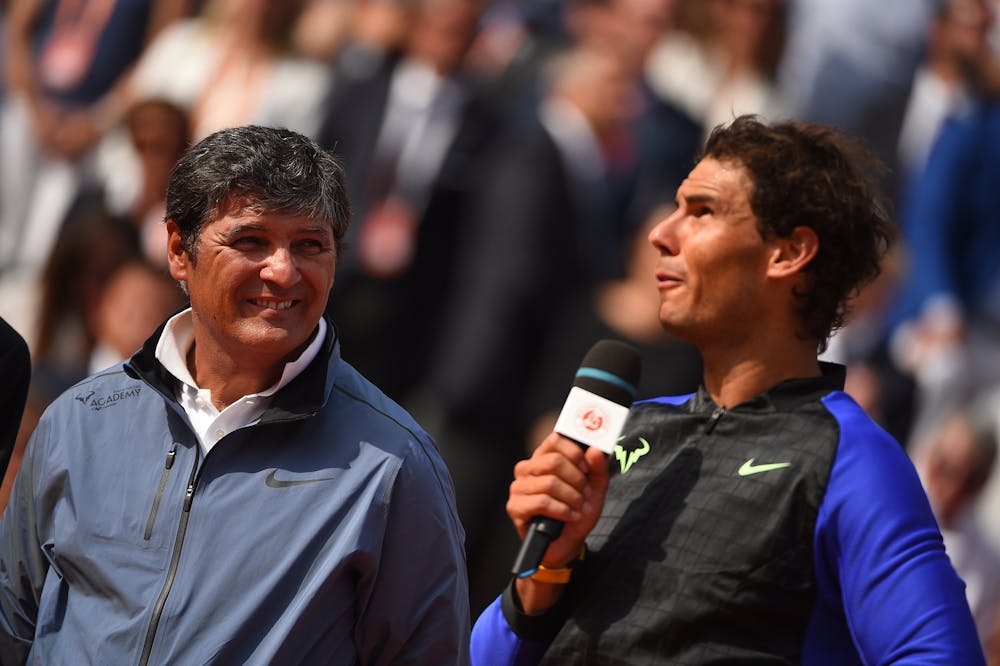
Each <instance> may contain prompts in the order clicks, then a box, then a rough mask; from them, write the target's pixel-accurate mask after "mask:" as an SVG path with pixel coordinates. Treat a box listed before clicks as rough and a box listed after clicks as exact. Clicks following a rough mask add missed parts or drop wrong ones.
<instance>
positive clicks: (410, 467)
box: [356, 438, 470, 666]
mask: <svg viewBox="0 0 1000 666" xmlns="http://www.w3.org/2000/svg"><path fill="white" fill-rule="evenodd" d="M389 493H390V495H389V496H388V497H387V502H386V504H385V505H384V506H383V507H372V509H371V510H372V511H376V510H379V509H380V508H381V509H383V510H385V511H386V512H387V515H386V517H385V531H384V534H383V536H382V543H381V545H380V548H379V552H380V553H381V555H380V560H379V563H378V569H377V571H376V572H375V573H374V581H372V582H371V588H370V592H369V593H368V594H366V595H364V596H363V598H362V601H361V602H360V603H361V604H362V607H361V608H359V618H358V622H357V624H356V627H357V628H356V642H357V647H358V655H359V660H360V663H362V664H369V665H375V664H393V665H394V666H396V665H402V664H413V665H414V666H424V665H436V664H440V665H442V666H444V665H445V664H447V665H449V666H451V665H453V664H457V665H460V666H461V665H464V664H468V662H469V633H470V618H469V586H468V574H467V572H466V564H465V546H464V542H465V534H464V531H463V529H462V526H461V522H460V521H459V518H458V511H457V509H456V506H455V498H454V490H453V489H452V484H451V477H450V476H449V475H448V471H447V469H446V467H445V465H444V462H443V461H442V460H441V458H440V457H439V456H438V454H437V451H436V449H435V448H434V445H433V444H432V443H430V442H429V441H424V440H423V439H421V438H416V439H415V440H414V441H413V442H412V448H411V455H410V456H409V457H407V458H406V459H404V460H403V461H402V465H401V466H400V468H399V470H398V472H397V474H396V476H395V479H394V482H393V484H392V487H391V489H390V490H389ZM362 584H364V582H363V581H362Z"/></svg>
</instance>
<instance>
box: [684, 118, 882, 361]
mask: <svg viewBox="0 0 1000 666" xmlns="http://www.w3.org/2000/svg"><path fill="white" fill-rule="evenodd" d="M706 157H708V158H712V159H715V160H718V161H722V162H734V163H736V164H739V165H741V166H743V167H744V168H745V169H746V171H747V174H748V175H749V177H750V180H751V181H752V183H753V191H752V192H751V193H750V207H751V209H752V210H753V213H754V215H756V216H757V224H758V230H759V231H760V234H761V236H762V237H764V238H774V237H775V236H778V237H782V238H783V237H787V236H789V235H790V234H791V232H792V230H794V229H795V228H796V227H800V226H802V227H809V228H811V229H812V230H813V231H815V232H816V235H817V236H818V237H819V250H818V251H817V253H816V256H815V257H814V258H813V260H812V261H811V262H810V263H809V265H808V266H807V268H806V275H807V276H808V284H807V286H806V288H805V289H802V290H799V291H796V292H795V295H796V297H797V298H798V301H799V315H800V317H801V318H802V322H803V331H802V333H803V334H804V335H806V336H808V337H810V338H815V339H817V340H819V341H820V345H821V347H822V348H825V346H826V341H827V340H828V338H829V337H830V335H831V334H832V333H833V332H834V331H836V330H837V329H839V328H840V327H842V326H843V325H844V320H845V318H846V317H847V315H848V313H849V306H850V300H851V298H852V297H853V296H855V295H856V294H857V293H858V291H860V290H861V288H862V287H864V286H865V285H867V284H868V283H870V282H871V281H872V280H874V279H875V278H876V277H877V276H878V274H879V272H880V270H881V262H882V259H883V257H884V256H885V254H886V252H887V251H888V249H889V247H890V246H891V244H892V241H893V239H894V237H895V224H894V222H893V221H892V218H891V215H890V212H889V208H888V203H887V201H886V200H885V197H884V194H883V192H882V191H881V188H880V187H879V186H878V185H877V182H876V178H877V177H878V175H879V174H881V173H882V172H883V167H882V165H881V164H880V163H879V162H878V160H877V159H876V158H875V157H874V156H873V155H872V154H871V153H870V152H868V151H867V150H866V149H865V148H864V146H863V145H861V144H860V142H858V141H856V140H854V139H852V138H850V137H848V136H847V135H846V134H843V133H842V132H840V131H838V130H836V129H834V128H831V127H826V126H823V125H818V124H814V123H804V122H785V123H779V124H774V125H767V124H765V123H764V122H762V121H761V120H760V119H759V118H757V117H756V116H740V117H738V118H736V120H734V121H733V122H732V123H731V124H729V125H720V126H718V127H716V128H715V129H714V130H713V131H712V133H711V134H710V135H709V137H708V141H707V142H706V145H705V149H704V152H703V154H702V158H706Z"/></svg>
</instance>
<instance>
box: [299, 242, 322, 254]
mask: <svg viewBox="0 0 1000 666" xmlns="http://www.w3.org/2000/svg"><path fill="white" fill-rule="evenodd" d="M297 245H298V247H299V250H300V251H301V252H304V253H306V254H318V253H320V252H322V251H323V250H324V249H325V248H326V244H325V243H323V242H321V241H318V240H316V239H313V238H309V239H305V240H301V241H299V242H298V243H297Z"/></svg>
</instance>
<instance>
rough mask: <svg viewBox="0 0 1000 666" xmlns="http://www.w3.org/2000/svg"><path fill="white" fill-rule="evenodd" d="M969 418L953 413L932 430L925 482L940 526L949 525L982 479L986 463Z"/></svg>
mask: <svg viewBox="0 0 1000 666" xmlns="http://www.w3.org/2000/svg"><path fill="white" fill-rule="evenodd" d="M975 437H976V434H975V431H974V429H973V426H972V424H971V423H970V422H969V419H968V418H966V417H965V416H962V415H956V416H953V417H951V418H949V419H948V420H946V421H945V422H944V424H943V425H942V427H941V428H940V429H939V431H938V432H937V433H936V434H935V441H934V442H933V444H932V446H931V447H930V452H929V453H928V454H927V464H926V467H925V470H924V479H923V481H924V486H925V487H926V489H927V497H928V499H930V502H931V505H932V506H933V507H934V513H935V515H936V516H937V519H938V522H939V523H940V524H941V526H942V527H945V528H948V527H951V526H952V524H953V523H954V522H955V519H956V517H957V516H958V514H959V513H960V512H961V511H962V509H964V508H965V507H966V506H968V505H969V503H970V502H972V500H973V499H974V498H975V497H976V495H977V494H978V493H979V491H980V490H981V489H982V486H983V484H984V483H985V480H986V478H987V477H988V475H987V474H984V473H983V467H984V466H985V465H986V464H987V463H986V461H985V460H984V458H985V456H984V455H983V454H981V453H980V452H979V451H978V450H977V448H976V443H975Z"/></svg>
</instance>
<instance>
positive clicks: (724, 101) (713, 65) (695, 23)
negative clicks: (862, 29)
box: [648, 0, 786, 136]
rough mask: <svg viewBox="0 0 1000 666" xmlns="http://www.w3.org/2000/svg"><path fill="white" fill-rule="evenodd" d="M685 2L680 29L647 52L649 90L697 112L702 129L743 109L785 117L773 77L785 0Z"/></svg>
mask: <svg viewBox="0 0 1000 666" xmlns="http://www.w3.org/2000/svg"><path fill="white" fill-rule="evenodd" d="M682 7H683V8H684V10H685V11H684V12H682V14H681V17H682V20H680V21H679V24H678V29H676V30H673V31H671V32H670V33H669V34H668V35H667V36H666V37H665V38H664V39H663V40H661V41H660V43H659V44H658V45H657V47H656V49H655V50H654V51H653V53H652V55H651V56H650V62H649V66H648V76H649V80H650V85H651V86H652V88H653V90H654V91H655V92H656V93H657V94H658V95H660V96H661V97H663V98H665V99H667V100H670V101H671V102H672V103H674V104H675V105H677V106H679V107H680V108H681V109H683V110H684V111H685V112H687V113H688V115H690V116H691V117H692V118H695V119H697V120H698V121H699V122H700V123H701V125H702V129H703V134H704V136H707V135H708V132H709V131H710V130H711V129H712V128H713V127H715V126H716V125H718V124H721V123H725V122H729V121H730V120H732V119H733V118H734V117H736V116H737V115H740V114H743V113H754V114H760V115H762V116H764V117H766V118H770V119H772V120H773V119H778V118H780V117H783V116H785V115H786V113H785V110H784V108H783V106H782V104H781V102H780V101H779V99H778V91H777V87H776V85H775V82H774V78H775V75H776V71H777V66H778V61H779V58H780V56H781V49H782V46H783V42H784V38H783V35H784V11H783V10H784V2H783V0H708V1H707V2H706V0H687V1H686V2H684V3H682ZM694 81H697V85H693V84H692V82H694Z"/></svg>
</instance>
